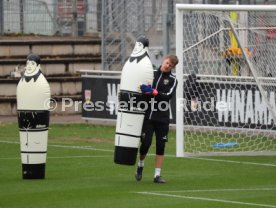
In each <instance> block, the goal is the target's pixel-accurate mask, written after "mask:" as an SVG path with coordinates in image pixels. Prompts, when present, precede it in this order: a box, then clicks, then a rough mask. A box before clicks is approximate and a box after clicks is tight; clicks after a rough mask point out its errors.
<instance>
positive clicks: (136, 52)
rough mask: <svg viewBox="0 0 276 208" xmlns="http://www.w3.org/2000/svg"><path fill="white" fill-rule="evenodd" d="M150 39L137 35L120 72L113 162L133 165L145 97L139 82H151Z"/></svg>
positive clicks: (150, 83)
mask: <svg viewBox="0 0 276 208" xmlns="http://www.w3.org/2000/svg"><path fill="white" fill-rule="evenodd" d="M148 46H149V41H148V39H147V38H146V37H145V36H140V37H138V39H137V41H136V43H135V47H134V49H133V51H132V53H131V55H130V57H129V59H128V60H127V61H126V63H125V65H124V67H123V69H122V75H121V82H120V92H119V96H118V97H119V105H118V114H117V123H116V135H115V152H114V162H115V163H117V164H123V165H134V164H135V162H136V157H137V152H138V147H139V144H140V139H141V132H142V125H143V120H144V111H145V110H146V109H145V107H146V106H145V105H144V104H145V103H146V102H145V97H144V96H143V95H142V93H141V90H140V85H141V84H148V85H152V80H153V66H152V63H151V61H150V58H149V55H148Z"/></svg>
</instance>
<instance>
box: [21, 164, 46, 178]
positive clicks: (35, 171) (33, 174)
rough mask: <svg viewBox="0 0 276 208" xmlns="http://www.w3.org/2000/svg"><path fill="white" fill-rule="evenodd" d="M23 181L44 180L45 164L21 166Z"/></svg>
mask: <svg viewBox="0 0 276 208" xmlns="http://www.w3.org/2000/svg"><path fill="white" fill-rule="evenodd" d="M22 176H23V179H44V178H45V163H44V164H22Z"/></svg>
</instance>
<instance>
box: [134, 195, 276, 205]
mask: <svg viewBox="0 0 276 208" xmlns="http://www.w3.org/2000/svg"><path fill="white" fill-rule="evenodd" d="M136 193H138V194H144V195H153V196H163V197H172V198H182V199H192V200H202V201H211V202H221V203H228V204H240V205H249V206H257V207H270V208H276V206H275V205H269V204H256V203H248V202H239V201H231V200H223V199H213V198H206V197H192V196H182V195H175V194H162V193H157V192H136Z"/></svg>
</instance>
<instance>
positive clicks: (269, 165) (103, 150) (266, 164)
mask: <svg viewBox="0 0 276 208" xmlns="http://www.w3.org/2000/svg"><path fill="white" fill-rule="evenodd" d="M0 143H7V144H19V142H15V141H3V140H2V141H1V140H0ZM48 146H50V147H60V148H70V149H84V150H94V151H102V152H114V151H113V150H108V149H98V148H93V147H90V146H69V145H51V144H49V145H48ZM148 156H155V154H148ZM165 157H175V155H165ZM184 159H194V160H207V161H214V162H226V163H235V164H242V165H243V164H244V165H257V166H267V167H276V164H270V163H254V162H241V161H234V160H221V159H212V158H202V157H186V158H184Z"/></svg>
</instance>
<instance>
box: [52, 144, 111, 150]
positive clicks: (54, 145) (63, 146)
mask: <svg viewBox="0 0 276 208" xmlns="http://www.w3.org/2000/svg"><path fill="white" fill-rule="evenodd" d="M48 146H50V147H60V148H69V149H84V150H95V151H102V152H113V150H108V149H98V148H94V147H91V146H69V145H56V144H49V145H48Z"/></svg>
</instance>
